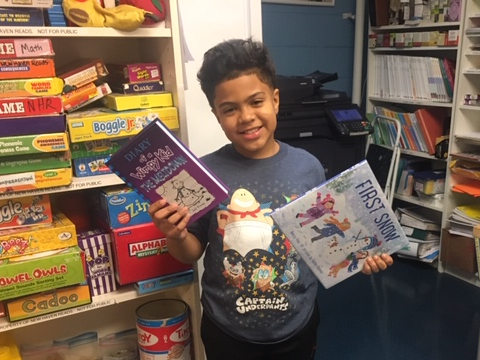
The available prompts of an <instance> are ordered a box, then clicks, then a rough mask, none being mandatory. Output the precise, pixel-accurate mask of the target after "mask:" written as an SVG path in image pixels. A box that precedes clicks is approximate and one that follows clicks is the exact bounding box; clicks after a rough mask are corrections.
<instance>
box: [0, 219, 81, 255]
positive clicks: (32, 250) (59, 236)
mask: <svg viewBox="0 0 480 360" xmlns="http://www.w3.org/2000/svg"><path fill="white" fill-rule="evenodd" d="M0 244H1V245H2V246H1V247H0V260H1V259H8V258H12V257H18V256H22V255H28V254H36V253H40V252H45V251H48V250H56V249H62V248H65V247H69V246H74V245H77V233H76V231H75V225H74V224H73V223H72V222H71V221H70V220H69V219H68V218H67V217H66V216H65V215H63V214H62V213H56V214H54V215H53V221H52V222H51V223H50V224H41V225H34V226H31V227H24V228H13V229H4V230H0Z"/></svg>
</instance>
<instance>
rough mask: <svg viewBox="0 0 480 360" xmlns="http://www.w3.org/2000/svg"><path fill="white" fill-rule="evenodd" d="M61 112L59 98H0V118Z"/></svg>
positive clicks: (60, 100)
mask: <svg viewBox="0 0 480 360" xmlns="http://www.w3.org/2000/svg"><path fill="white" fill-rule="evenodd" d="M0 63H1V61H0ZM62 112H63V105H62V99H61V97H60V96H42V97H23V98H0V118H7V117H12V116H35V115H55V114H60V113H62Z"/></svg>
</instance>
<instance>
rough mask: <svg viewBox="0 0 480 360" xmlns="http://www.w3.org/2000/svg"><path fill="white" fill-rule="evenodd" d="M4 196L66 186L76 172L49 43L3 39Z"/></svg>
mask: <svg viewBox="0 0 480 360" xmlns="http://www.w3.org/2000/svg"><path fill="white" fill-rule="evenodd" d="M0 44H1V48H2V49H4V51H2V53H1V54H0V62H1V65H2V66H1V67H0V79H1V80H0V125H1V126H0V165H1V166H0V192H10V191H23V190H33V189H38V188H47V187H53V186H62V185H68V184H70V183H71V181H72V169H71V160H70V152H69V146H68V145H69V144H68V137H67V133H66V121H65V114H64V113H63V105H62V101H61V98H60V94H61V92H62V88H63V81H62V79H60V78H58V77H56V72H55V64H54V55H55V53H54V51H53V47H52V43H51V41H50V40H49V39H40V38H39V39H20V38H19V39H0Z"/></svg>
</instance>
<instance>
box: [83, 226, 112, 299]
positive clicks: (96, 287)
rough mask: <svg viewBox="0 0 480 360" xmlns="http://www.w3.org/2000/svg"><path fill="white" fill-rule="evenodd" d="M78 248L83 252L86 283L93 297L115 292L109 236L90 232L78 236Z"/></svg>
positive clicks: (96, 231)
mask: <svg viewBox="0 0 480 360" xmlns="http://www.w3.org/2000/svg"><path fill="white" fill-rule="evenodd" d="M77 239H78V246H79V247H80V248H81V249H82V250H83V251H84V252H85V263H86V272H87V282H88V285H89V287H90V292H91V294H92V295H93V296H96V295H100V294H106V293H109V292H111V291H115V289H116V288H117V284H116V283H115V272H114V267H113V252H112V246H111V239H110V234H108V233H107V232H106V231H104V230H99V229H96V230H92V231H86V232H83V233H79V234H78V237H77Z"/></svg>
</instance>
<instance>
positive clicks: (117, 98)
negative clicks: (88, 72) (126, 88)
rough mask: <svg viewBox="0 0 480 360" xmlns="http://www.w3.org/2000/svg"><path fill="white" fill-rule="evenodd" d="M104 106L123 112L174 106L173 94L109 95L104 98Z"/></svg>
mask: <svg viewBox="0 0 480 360" xmlns="http://www.w3.org/2000/svg"><path fill="white" fill-rule="evenodd" d="M103 103H104V105H105V106H106V107H107V108H109V109H112V110H117V111H123V110H133V109H148V108H153V107H169V106H173V99H172V93H170V92H167V91H162V92H158V93H149V94H147V93H146V94H117V93H113V94H109V95H107V96H105V97H104V98H103Z"/></svg>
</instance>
